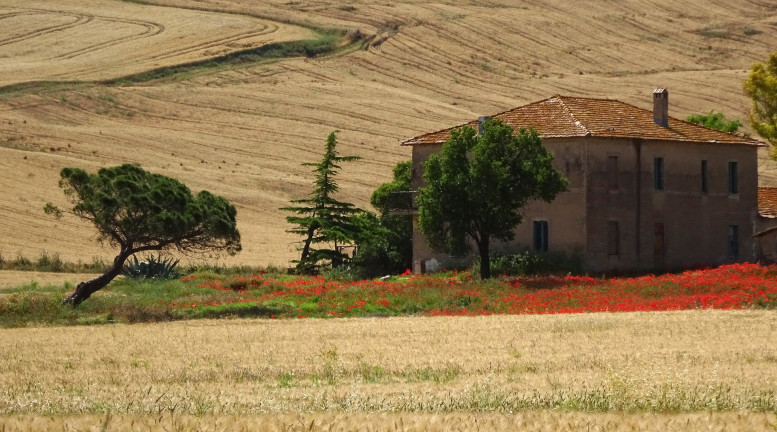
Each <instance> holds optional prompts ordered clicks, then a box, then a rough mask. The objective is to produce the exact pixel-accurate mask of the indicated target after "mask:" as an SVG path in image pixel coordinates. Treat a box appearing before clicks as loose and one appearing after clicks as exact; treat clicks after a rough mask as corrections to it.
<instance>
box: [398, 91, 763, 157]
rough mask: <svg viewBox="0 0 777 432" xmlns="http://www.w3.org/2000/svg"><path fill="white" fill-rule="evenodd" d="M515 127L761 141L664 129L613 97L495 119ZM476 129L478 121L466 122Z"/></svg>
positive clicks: (438, 137)
mask: <svg viewBox="0 0 777 432" xmlns="http://www.w3.org/2000/svg"><path fill="white" fill-rule="evenodd" d="M492 117H493V118H496V119H500V120H502V121H503V122H505V123H506V124H508V125H510V126H512V127H513V128H514V129H516V130H517V129H519V128H521V127H526V128H534V129H536V130H537V132H539V134H540V135H541V136H542V137H543V138H556V137H583V136H592V137H606V138H642V139H648V140H664V141H689V142H720V143H728V144H746V145H754V146H761V145H763V144H762V143H761V142H760V141H757V140H754V139H752V138H747V137H743V136H740V135H736V134H731V133H727V132H721V131H718V130H715V129H710V128H707V127H704V126H700V125H697V124H694V123H690V122H686V121H683V120H678V119H674V118H671V117H670V118H669V127H668V128H665V127H662V126H659V125H657V124H655V123H654V122H653V112H652V111H650V110H646V109H642V108H637V107H635V106H633V105H629V104H627V103H623V102H620V101H617V100H613V99H593V98H581V97H569V96H553V97H551V98H548V99H545V100H541V101H539V102H534V103H530V104H528V105H523V106H520V107H517V108H513V109H511V110H508V111H504V112H501V113H499V114H495V115H493V116H492ZM466 125H468V126H471V127H473V128H476V127H477V120H476V121H472V122H469V123H466ZM461 126H464V125H459V126H455V127H452V128H448V129H443V130H440V131H437V132H431V133H427V134H424V135H420V136H417V137H415V138H410V139H408V140H405V141H404V142H402V145H417V144H437V143H443V142H445V141H446V140H447V139H448V137H449V136H450V132H451V130H453V129H456V128H458V127H461Z"/></svg>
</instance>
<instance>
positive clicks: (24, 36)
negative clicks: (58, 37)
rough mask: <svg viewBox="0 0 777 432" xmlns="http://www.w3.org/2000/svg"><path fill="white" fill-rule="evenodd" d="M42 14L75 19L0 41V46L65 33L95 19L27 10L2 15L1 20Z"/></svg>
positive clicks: (54, 12)
mask: <svg viewBox="0 0 777 432" xmlns="http://www.w3.org/2000/svg"><path fill="white" fill-rule="evenodd" d="M41 13H49V14H56V15H59V16H63V17H70V18H73V21H71V22H68V23H64V24H57V25H52V26H46V27H42V28H39V29H37V30H33V31H28V32H25V33H22V34H20V35H15V36H12V37H9V38H5V39H0V46H2V45H10V44H13V43H18V42H22V41H25V40H28V39H32V38H36V37H40V36H44V35H47V34H50V33H55V32H60V31H65V30H68V29H71V28H74V27H78V26H81V25H84V24H87V23H89V22H90V21H92V20H93V19H94V16H92V15H88V14H80V13H74V12H65V11H46V10H39V9H26V10H23V11H19V12H11V13H7V14H3V15H0V20H3V19H8V18H14V17H17V16H20V15H39V14H41Z"/></svg>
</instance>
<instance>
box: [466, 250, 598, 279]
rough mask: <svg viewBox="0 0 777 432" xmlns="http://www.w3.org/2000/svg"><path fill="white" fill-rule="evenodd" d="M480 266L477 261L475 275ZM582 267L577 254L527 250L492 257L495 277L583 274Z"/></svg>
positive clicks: (492, 269) (474, 268) (474, 267)
mask: <svg viewBox="0 0 777 432" xmlns="http://www.w3.org/2000/svg"><path fill="white" fill-rule="evenodd" d="M479 264H480V263H479V261H478V260H475V263H474V266H473V270H472V272H473V273H477V272H479V271H480V268H479V267H480V265H479ZM582 267H583V266H582V262H581V261H580V257H579V256H578V255H577V254H566V253H563V252H546V253H539V252H533V251H528V250H526V251H521V252H518V253H513V254H504V255H502V254H494V255H493V256H492V257H491V271H492V272H493V274H495V275H506V276H516V275H546V274H554V273H562V274H582V273H583V268H582Z"/></svg>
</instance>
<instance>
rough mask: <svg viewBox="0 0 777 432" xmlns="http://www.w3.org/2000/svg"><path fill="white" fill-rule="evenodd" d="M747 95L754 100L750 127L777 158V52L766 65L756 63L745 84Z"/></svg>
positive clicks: (750, 115) (773, 156) (750, 114)
mask: <svg viewBox="0 0 777 432" xmlns="http://www.w3.org/2000/svg"><path fill="white" fill-rule="evenodd" d="M744 88H745V93H747V95H748V96H750V98H751V99H752V100H753V107H752V109H751V110H750V113H749V119H750V126H751V127H752V128H753V130H754V131H755V132H756V133H757V134H758V135H760V136H762V137H763V138H765V139H766V140H767V141H769V143H770V144H771V145H772V158H777V51H775V52H773V53H772V54H771V55H770V56H769V59H768V60H767V61H766V63H760V62H758V63H755V64H754V65H753V67H752V68H751V69H750V75H748V77H747V79H746V80H745V82H744Z"/></svg>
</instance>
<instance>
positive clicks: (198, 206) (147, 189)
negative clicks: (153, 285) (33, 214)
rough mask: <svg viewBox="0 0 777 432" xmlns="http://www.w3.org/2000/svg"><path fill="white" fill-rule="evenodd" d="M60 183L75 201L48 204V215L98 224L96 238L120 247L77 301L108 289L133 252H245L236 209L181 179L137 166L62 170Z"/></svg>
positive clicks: (79, 292) (84, 285) (74, 298)
mask: <svg viewBox="0 0 777 432" xmlns="http://www.w3.org/2000/svg"><path fill="white" fill-rule="evenodd" d="M60 176H61V179H60V181H59V186H60V187H61V188H62V189H63V190H64V192H65V195H66V196H67V197H68V199H69V200H70V201H71V203H72V204H73V207H72V209H70V210H67V211H63V210H60V209H58V208H57V207H55V206H53V205H52V204H50V203H49V204H46V207H45V210H46V212H47V213H50V214H54V215H57V216H61V215H62V213H64V212H66V213H70V214H73V215H75V216H76V217H79V218H81V219H83V220H86V221H89V222H91V223H92V224H94V226H95V228H97V232H98V238H99V240H100V241H101V242H107V243H109V244H110V245H111V246H114V247H118V248H119V254H118V255H117V256H116V258H115V259H114V262H113V265H112V266H111V268H110V269H109V270H108V271H107V272H106V273H105V274H104V275H102V276H100V277H98V278H97V279H94V280H91V281H88V282H84V283H81V284H79V285H78V287H77V288H76V290H75V292H74V293H73V294H72V295H71V296H70V297H68V298H67V299H65V302H66V303H70V304H73V305H78V304H79V303H81V302H83V301H84V300H86V299H87V298H89V296H91V294H93V293H94V292H96V291H98V290H100V289H102V288H103V287H105V286H106V285H107V284H108V283H109V282H110V281H111V280H113V278H115V277H116V276H117V275H118V274H119V273H120V272H121V267H122V265H123V264H124V261H125V260H126V259H127V258H129V257H130V256H131V255H133V254H135V253H138V252H143V251H151V250H164V249H175V250H178V251H182V252H203V251H224V252H226V253H228V254H235V253H237V252H239V251H240V250H241V243H240V233H239V232H238V230H237V225H236V221H235V217H236V214H237V211H236V210H235V207H234V206H232V204H230V203H229V202H228V201H227V200H226V199H224V198H222V197H220V196H216V195H213V194H211V193H210V192H208V191H201V192H199V193H198V194H197V195H196V196H194V195H192V193H191V191H190V190H189V188H187V187H186V186H185V185H184V184H183V183H181V182H179V181H178V180H175V179H172V178H170V177H166V176H163V175H160V174H152V173H149V172H147V171H145V170H143V169H142V168H140V167H138V166H135V165H129V164H126V165H121V166H116V167H111V168H101V169H100V170H99V171H98V172H97V174H89V173H87V172H86V171H84V170H82V169H79V168H64V169H63V170H62V171H61V173H60Z"/></svg>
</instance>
